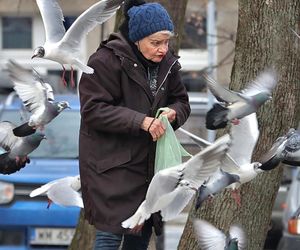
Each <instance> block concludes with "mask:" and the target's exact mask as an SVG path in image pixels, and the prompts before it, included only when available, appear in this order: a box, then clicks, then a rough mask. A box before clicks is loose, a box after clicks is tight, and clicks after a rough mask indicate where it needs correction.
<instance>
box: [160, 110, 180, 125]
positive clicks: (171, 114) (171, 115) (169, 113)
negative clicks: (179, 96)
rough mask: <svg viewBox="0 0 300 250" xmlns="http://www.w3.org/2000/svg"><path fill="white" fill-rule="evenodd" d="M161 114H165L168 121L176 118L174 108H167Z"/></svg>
mask: <svg viewBox="0 0 300 250" xmlns="http://www.w3.org/2000/svg"><path fill="white" fill-rule="evenodd" d="M161 115H165V116H167V118H168V120H169V122H170V123H171V122H173V121H175V119H176V111H175V110H174V109H169V110H168V111H164V112H162V113H161Z"/></svg>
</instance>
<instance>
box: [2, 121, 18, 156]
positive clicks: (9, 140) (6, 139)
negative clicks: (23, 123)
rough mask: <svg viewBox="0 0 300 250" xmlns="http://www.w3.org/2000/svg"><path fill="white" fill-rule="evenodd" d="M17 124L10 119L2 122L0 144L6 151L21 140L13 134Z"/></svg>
mask: <svg viewBox="0 0 300 250" xmlns="http://www.w3.org/2000/svg"><path fill="white" fill-rule="evenodd" d="M15 127H16V125H15V124H13V123H11V122H9V121H3V122H0V146H1V147H2V148H4V149H5V150H6V151H10V150H11V148H13V147H14V145H15V144H16V143H17V141H18V140H20V139H19V138H18V137H16V136H15V135H14V134H13V129H14V128H15Z"/></svg>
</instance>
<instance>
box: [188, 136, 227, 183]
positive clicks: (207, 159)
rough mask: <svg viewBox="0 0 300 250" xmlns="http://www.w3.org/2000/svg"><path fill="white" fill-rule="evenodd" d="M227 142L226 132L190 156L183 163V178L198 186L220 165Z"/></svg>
mask: <svg viewBox="0 0 300 250" xmlns="http://www.w3.org/2000/svg"><path fill="white" fill-rule="evenodd" d="M229 143H230V136H229V135H228V134H226V135H224V136H222V137H220V138H219V139H217V140H216V141H215V142H214V143H213V144H211V145H210V146H208V147H206V148H205V149H204V150H202V151H200V152H199V153H198V154H196V155H195V156H193V157H192V158H190V159H189V160H188V161H187V162H186V163H184V164H185V168H184V170H183V173H184V177H183V178H184V179H185V180H188V181H190V183H192V184H193V186H194V187H196V188H198V187H200V186H201V185H202V184H203V182H204V181H205V180H207V179H208V177H210V176H211V175H212V174H214V173H215V172H216V171H217V169H218V168H219V167H221V162H222V160H223V159H224V157H225V155H226V151H227V149H228V147H229Z"/></svg>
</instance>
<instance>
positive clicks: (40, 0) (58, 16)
mask: <svg viewBox="0 0 300 250" xmlns="http://www.w3.org/2000/svg"><path fill="white" fill-rule="evenodd" d="M123 1H124V0H101V1H98V2H96V3H95V4H94V5H92V6H91V7H90V8H88V9H87V10H86V11H84V12H83V13H82V14H81V15H80V16H79V17H78V18H77V19H76V21H75V22H74V23H73V24H72V25H71V27H70V28H69V29H68V30H67V31H66V30H65V28H64V25H63V20H64V17H63V12H62V10H61V8H60V6H59V4H58V2H57V0H51V1H49V0H36V2H37V5H38V7H39V10H40V13H41V16H42V19H43V23H44V28H45V32H46V41H45V44H44V45H43V46H39V47H37V48H36V49H35V50H34V54H33V56H32V58H34V57H39V58H45V59H48V60H52V61H55V62H58V63H60V64H61V65H62V66H63V69H65V68H64V65H71V70H72V71H73V68H72V65H75V66H77V67H78V68H79V69H81V70H82V71H83V72H85V73H87V74H93V73H94V69H92V68H91V67H89V66H87V65H85V64H84V63H83V62H81V60H80V56H79V54H80V43H81V41H82V39H83V38H84V36H85V35H87V33H88V32H89V31H91V30H92V29H93V28H94V27H96V25H97V24H101V23H103V22H105V21H106V20H108V19H109V18H110V17H112V16H113V15H114V14H115V12H116V11H117V9H119V7H120V5H121V4H122V2H123ZM64 72H65V70H64ZM63 80H64V73H63ZM72 81H74V80H73V74H72V75H71V83H72ZM73 83H74V82H73ZM73 83H72V84H73Z"/></svg>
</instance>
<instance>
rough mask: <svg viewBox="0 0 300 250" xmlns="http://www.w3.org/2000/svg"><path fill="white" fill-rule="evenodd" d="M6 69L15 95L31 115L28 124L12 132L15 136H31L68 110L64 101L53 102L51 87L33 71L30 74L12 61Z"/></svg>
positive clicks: (67, 105) (67, 104)
mask: <svg viewBox="0 0 300 250" xmlns="http://www.w3.org/2000/svg"><path fill="white" fill-rule="evenodd" d="M7 69H8V72H9V76H10V78H11V80H12V82H13V84H14V89H15V91H16V93H17V94H18V96H19V97H20V99H21V100H22V102H23V104H24V106H25V107H26V109H27V111H29V112H30V113H31V116H30V118H29V120H28V122H26V123H24V124H22V125H21V126H19V127H16V128H15V129H14V130H13V132H14V134H15V135H16V136H20V137H22V136H27V135H30V134H33V133H35V131H36V129H37V128H40V129H41V130H43V128H44V126H45V125H46V124H48V123H49V122H51V121H52V120H53V119H54V118H55V117H56V116H57V115H59V114H60V113H61V112H62V111H63V110H64V109H66V108H70V107H69V103H68V102H66V101H61V102H54V95H53V90H52V87H51V85H50V84H48V83H45V82H43V80H42V78H41V77H40V76H39V74H38V73H37V72H36V71H35V70H34V69H33V73H30V72H29V71H28V70H26V69H25V68H23V67H21V66H20V65H19V64H17V63H16V62H14V61H12V60H10V61H9V62H8V64H7Z"/></svg>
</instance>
